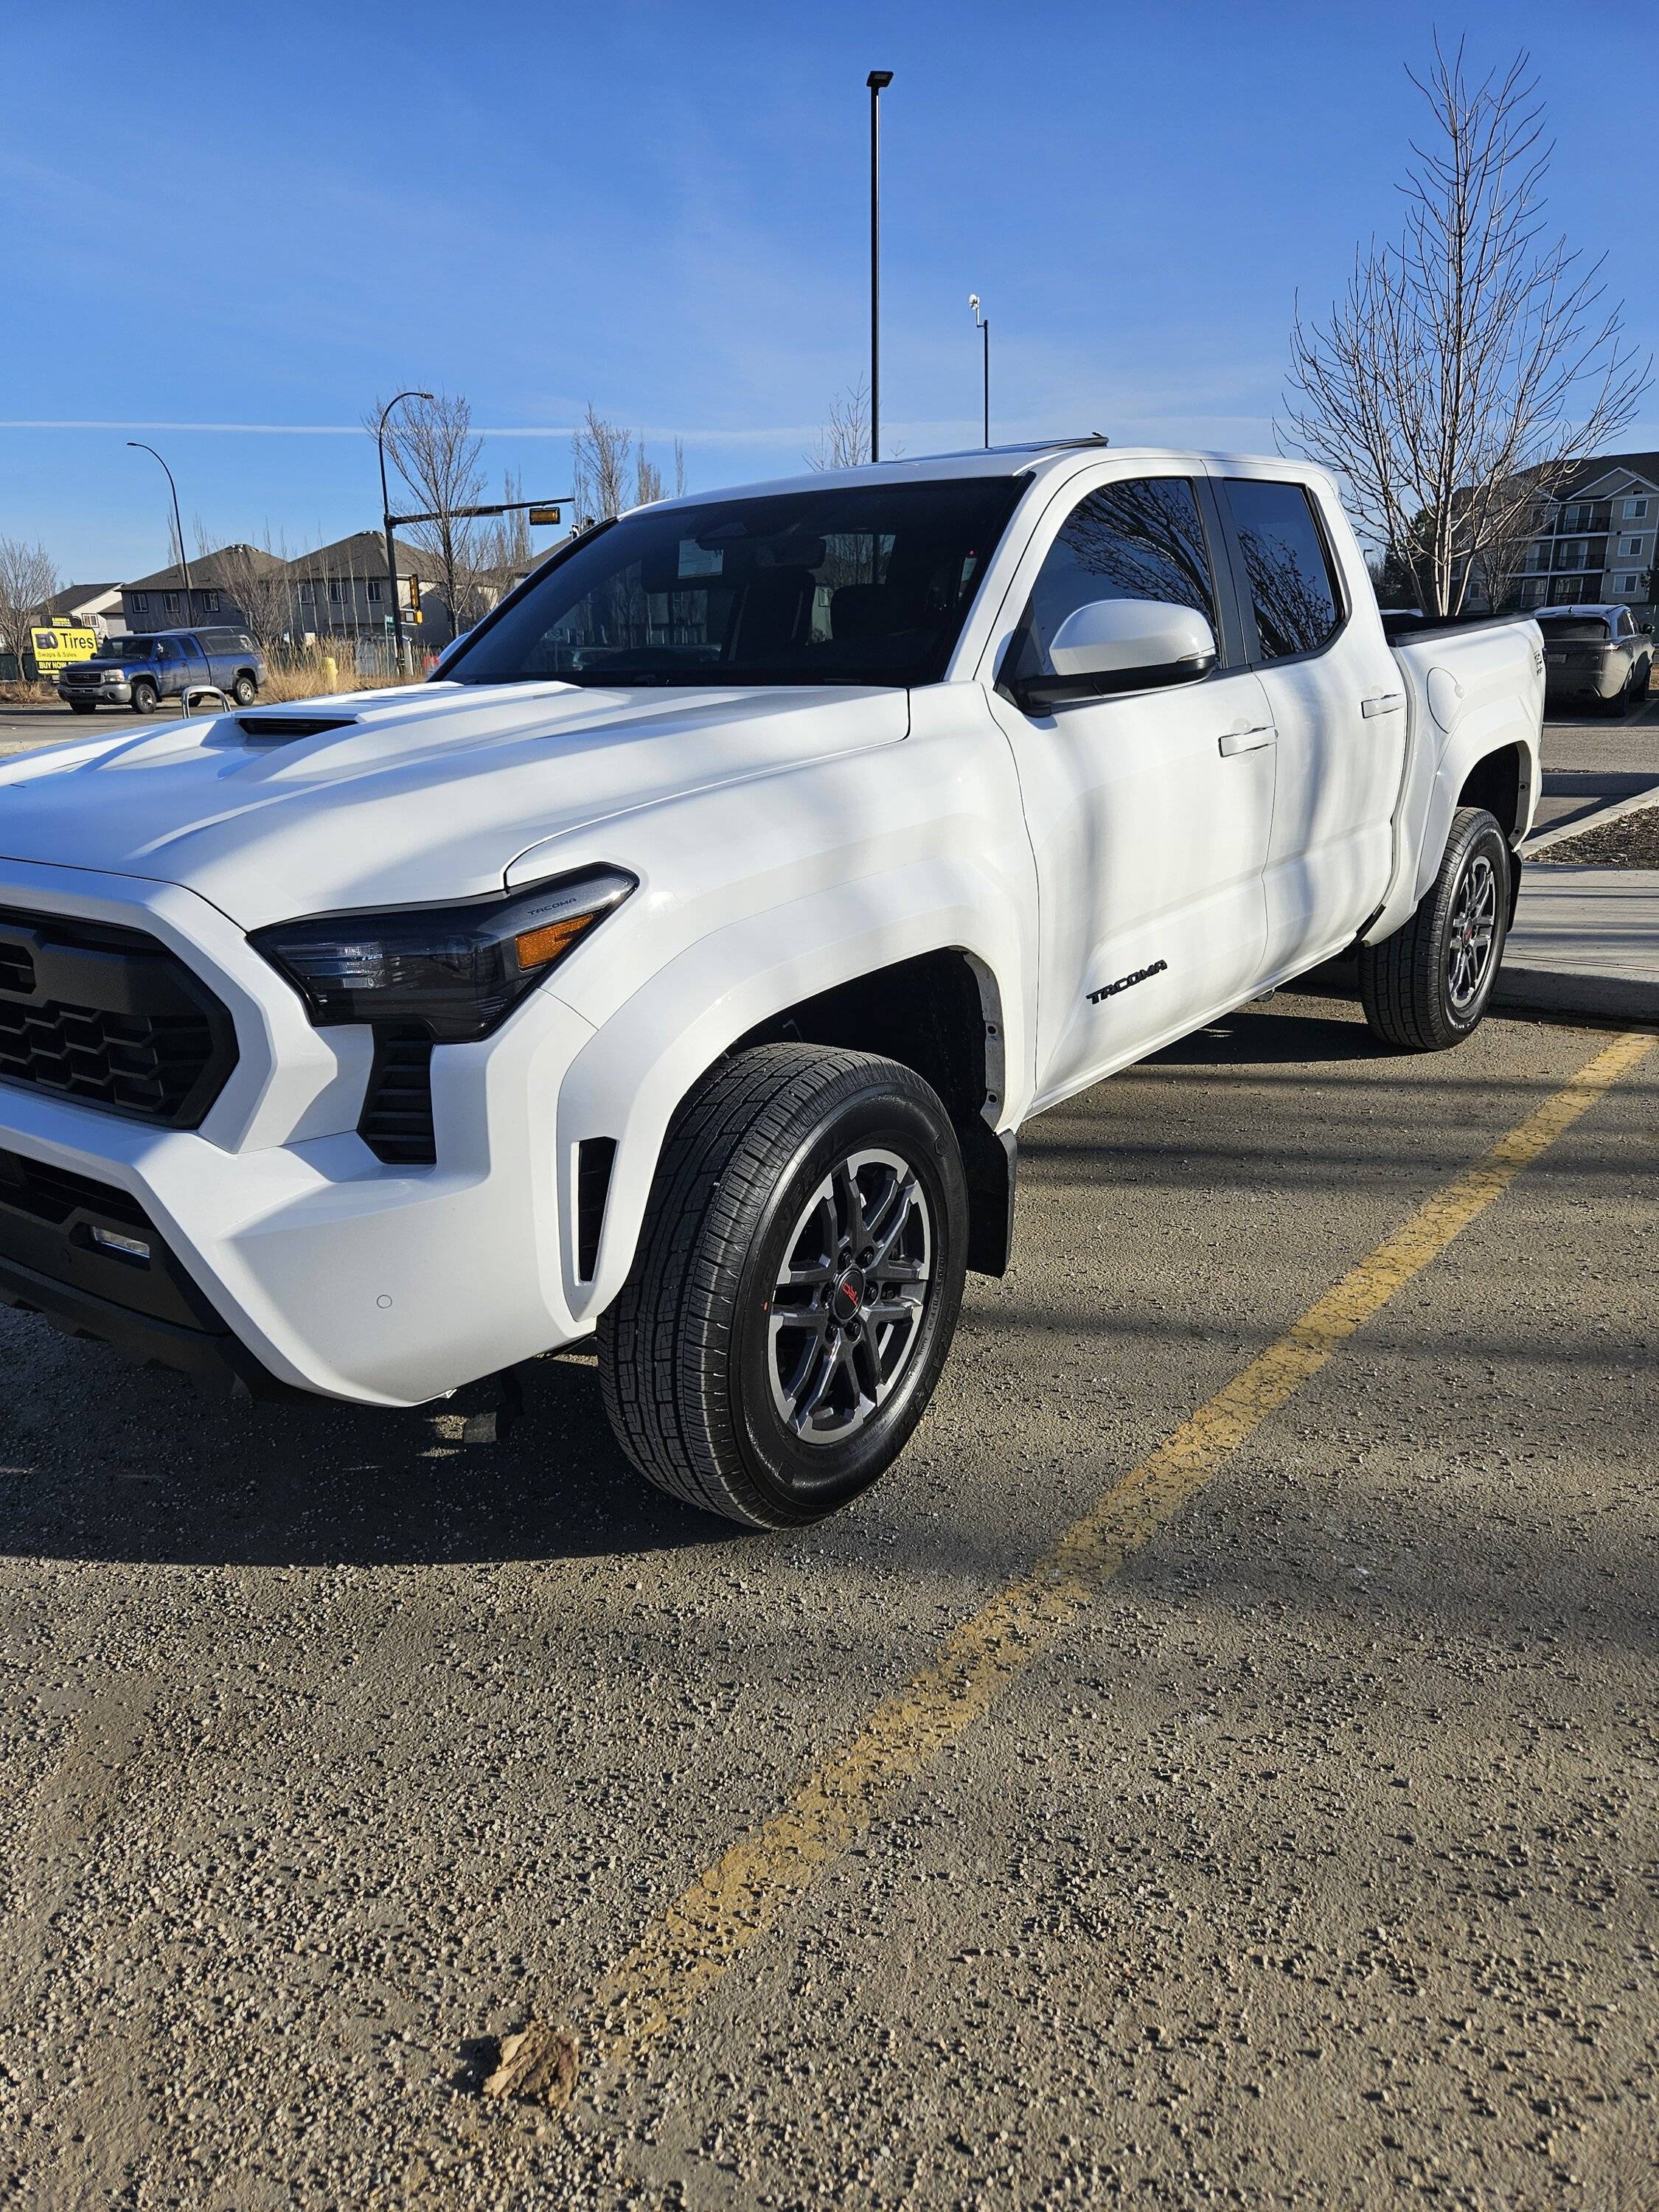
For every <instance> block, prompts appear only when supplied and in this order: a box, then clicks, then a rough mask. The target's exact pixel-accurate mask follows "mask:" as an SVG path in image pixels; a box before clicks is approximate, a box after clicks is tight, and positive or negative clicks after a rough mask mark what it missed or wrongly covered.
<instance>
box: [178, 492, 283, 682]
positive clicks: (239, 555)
mask: <svg viewBox="0 0 1659 2212" xmlns="http://www.w3.org/2000/svg"><path fill="white" fill-rule="evenodd" d="M195 527H196V551H197V558H198V559H205V557H206V556H207V555H208V554H209V553H210V551H213V550H214V549H213V548H212V547H210V544H209V543H208V538H207V533H206V532H205V531H204V529H203V527H202V525H201V523H200V521H199V520H197V523H196V526H195ZM288 562H289V556H288V545H287V544H286V542H285V541H284V540H281V539H279V540H278V541H277V542H276V544H272V543H271V538H270V527H269V526H267V527H266V529H265V532H264V540H263V542H262V543H261V544H258V545H247V544H235V545H223V546H221V547H219V548H218V549H217V551H216V553H215V556H214V566H215V571H216V574H215V581H216V583H217V585H218V586H219V588H220V589H221V590H222V592H224V593H225V595H226V597H227V598H228V599H230V601H231V602H232V604H233V605H234V606H236V607H238V608H240V611H241V614H242V618H243V620H244V621H245V622H246V624H247V627H248V629H249V631H250V632H251V633H252V637H253V640H254V642H255V643H256V644H257V645H258V646H259V647H262V648H263V649H264V650H265V651H267V652H268V651H269V650H270V647H272V646H274V645H276V644H277V643H278V642H279V641H281V640H282V639H283V638H284V637H286V636H288V635H289V632H290V631H291V630H292V629H294V627H295V623H294V579H293V578H292V577H291V576H290V575H289V566H288Z"/></svg>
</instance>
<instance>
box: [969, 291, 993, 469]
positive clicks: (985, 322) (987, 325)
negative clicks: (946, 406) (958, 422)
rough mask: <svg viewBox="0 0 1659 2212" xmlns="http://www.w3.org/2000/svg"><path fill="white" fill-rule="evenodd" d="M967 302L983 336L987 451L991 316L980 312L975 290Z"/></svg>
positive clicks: (988, 444)
mask: <svg viewBox="0 0 1659 2212" xmlns="http://www.w3.org/2000/svg"><path fill="white" fill-rule="evenodd" d="M968 304H969V307H971V308H972V309H973V311H974V324H975V328H976V329H977V330H979V331H982V332H983V333H984V337H985V450H986V452H987V453H989V452H990V450H991V318H990V317H989V316H988V315H981V313H980V311H979V294H978V293H977V292H970V293H969V295H968Z"/></svg>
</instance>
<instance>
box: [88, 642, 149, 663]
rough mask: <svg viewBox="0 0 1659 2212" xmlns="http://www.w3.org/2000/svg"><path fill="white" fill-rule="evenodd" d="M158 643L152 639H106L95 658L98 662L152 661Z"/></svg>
mask: <svg viewBox="0 0 1659 2212" xmlns="http://www.w3.org/2000/svg"><path fill="white" fill-rule="evenodd" d="M158 642H159V641H158V640H157V639H155V638H153V637H106V639H105V640H104V642H103V643H102V644H101V645H100V647H99V648H98V652H97V656H96V657H97V658H98V659H100V660H154V659H155V647H156V645H157V643H158Z"/></svg>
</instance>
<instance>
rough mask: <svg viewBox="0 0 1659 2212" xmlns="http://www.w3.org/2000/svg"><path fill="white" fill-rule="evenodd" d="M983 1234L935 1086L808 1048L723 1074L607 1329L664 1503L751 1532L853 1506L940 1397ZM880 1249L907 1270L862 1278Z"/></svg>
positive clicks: (604, 1364)
mask: <svg viewBox="0 0 1659 2212" xmlns="http://www.w3.org/2000/svg"><path fill="white" fill-rule="evenodd" d="M866 1207H867V1208H869V1209H870V1212H869V1218H868V1219H867V1220H866V1216H865V1209H866ZM967 1235H968V1202H967V1191H966V1187H965V1184H964V1182H963V1170H962V1156H961V1153H960V1152H959V1150H958V1149H957V1139H956V1133H955V1131H954V1130H953V1129H952V1128H951V1122H950V1117H949V1116H948V1115H947V1114H946V1113H945V1108H944V1107H943V1105H942V1104H941V1103H940V1102H939V1098H938V1097H936V1095H935V1094H934V1092H933V1091H932V1090H931V1089H930V1088H929V1086H928V1085H927V1084H926V1083H924V1082H923V1081H922V1079H921V1077H920V1076H919V1075H916V1074H915V1073H913V1072H912V1071H911V1070H910V1069H908V1068H907V1067H902V1066H899V1065H898V1064H897V1063H896V1061H894V1060H879V1059H877V1058H876V1057H875V1056H874V1055H873V1054H869V1053H862V1052H841V1051H832V1050H829V1049H827V1048H811V1047H804V1046H799V1045H763V1046H760V1047H758V1048H756V1049H755V1050H753V1051H750V1052H743V1053H738V1054H736V1055H735V1056H734V1057H732V1059H730V1060H724V1061H722V1062H721V1063H720V1065H719V1066H716V1067H714V1068H712V1069H710V1071H709V1072H708V1074H707V1075H705V1076H704V1077H703V1078H702V1081H701V1082H700V1083H699V1084H698V1085H697V1086H696V1089H695V1090H694V1091H692V1093H691V1095H690V1097H689V1098H687V1100H686V1101H685V1103H684V1105H683V1106H682V1107H681V1109H680V1110H679V1112H678V1114H677V1115H676V1116H675V1119H674V1121H673V1124H672V1126H671V1128H670V1130H669V1133H668V1137H667V1140H666V1142H665V1145H664V1146H663V1153H662V1158H661V1160H660V1161H659V1164H658V1168H657V1175H656V1181H655V1182H654V1184H653V1188H652V1192H651V1196H650V1200H649V1201H648V1203H647V1208H646V1215H645V1221H644V1224H643V1225H642V1227H641V1232H640V1241H639V1246H638V1249H637V1250H636V1252H635V1258H634V1265H633V1268H632V1271H631V1272H630V1273H629V1278H628V1280H627V1282H626V1284H625V1285H623V1291H622V1293H621V1295H620V1296H619V1297H617V1301H616V1303H615V1304H613V1305H612V1306H611V1308H610V1309H609V1310H608V1311H607V1312H606V1313H605V1316H603V1318H602V1319H601V1320H600V1322H599V1377H600V1383H601V1387H602V1389H603V1393H604V1397H605V1412H606V1414H607V1415H608V1416H609V1419H610V1421H611V1428H612V1430H613V1431H615V1433H616V1437H617V1442H618V1443H620V1444H621V1446H622V1448H623V1451H624V1452H626V1453H627V1455H628V1456H629V1459H630V1460H631V1461H632V1462H633V1463H634V1465H635V1467H636V1468H638V1469H639V1471H640V1473H641V1474H643V1475H644V1476H645V1477H646V1478H647V1480H648V1481H651V1482H653V1483H654V1484H655V1485H656V1486H657V1487H658V1488H659V1490H665V1491H666V1492H668V1493H669V1495H670V1496H671V1497H673V1498H680V1499H682V1500H684V1503H686V1504H690V1505H696V1506H701V1507H702V1508H703V1509H704V1510H706V1511H708V1512H710V1513H719V1514H723V1515H725V1516H726V1518H727V1519H728V1520H732V1521H737V1522H742V1523H743V1524H744V1526H745V1527H748V1528H799V1527H802V1526H804V1525H805V1523H807V1522H812V1521H818V1520H821V1519H823V1516H825V1515H826V1514H829V1513H833V1512H835V1511H836V1510H838V1509H839V1508H840V1507H841V1506H843V1505H845V1504H848V1503H849V1501H850V1500H852V1499H853V1498H856V1497H858V1496H859V1495H860V1492H863V1491H865V1490H867V1489H868V1488H869V1486H870V1485H871V1484H872V1482H874V1481H875V1480H876V1479H877V1477H878V1475H880V1474H883V1473H884V1472H885V1470H886V1469H887V1468H889V1467H890V1465H891V1464H892V1462H893V1461H894V1460H895V1459H896V1457H897V1456H898V1455H899V1453H900V1451H901V1450H902V1449H903V1447H904V1444H905V1443H906V1442H907V1440H908V1437H909V1436H910V1433H911V1431H912V1430H913V1429H914V1428H915V1425H916V1423H917V1422H918V1421H919V1420H920V1419H921V1414H922V1412H923V1409H924V1408H925V1407H926V1406H927V1401H928V1399H929V1398H930V1397H931V1396H932V1395H933V1386H934V1384H935V1383H937V1382H938V1380H939V1370H940V1369H941V1368H942V1367H943V1365H944V1364H945V1355H946V1353H947V1352H948V1351H949V1350H950V1346H951V1336H952V1334H954V1332H955V1329H956V1324H957V1313H958V1311H959V1310H960V1308H961V1304H962V1283H963V1268H964V1265H965V1261H966V1256H967ZM872 1249H874V1250H880V1251H882V1252H884V1254H885V1255H886V1257H887V1264H888V1265H889V1266H890V1267H891V1268H892V1270H893V1273H891V1274H886V1273H878V1271H877V1269H876V1268H875V1267H872V1268H871V1270H870V1273H869V1275H868V1277H867V1278H866V1277H865V1276H864V1274H863V1273H862V1272H861V1269H860V1264H859V1262H860V1255H861V1254H863V1253H867V1252H870V1251H872ZM786 1276H789V1277H791V1278H792V1279H790V1280H787V1281H786V1279H785V1278H786ZM780 1293H781V1294H782V1295H781V1297H780ZM854 1309H856V1310H854ZM786 1311H788V1312H791V1313H799V1314H800V1315H801V1316H802V1320H801V1321H800V1322H799V1323H791V1322H786V1321H785V1320H784V1319H783V1318H782V1316H783V1315H784V1313H785V1312H786Z"/></svg>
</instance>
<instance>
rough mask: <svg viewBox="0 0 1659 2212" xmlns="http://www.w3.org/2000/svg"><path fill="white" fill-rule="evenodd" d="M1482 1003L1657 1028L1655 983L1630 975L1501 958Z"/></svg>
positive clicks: (1493, 1008)
mask: <svg viewBox="0 0 1659 2212" xmlns="http://www.w3.org/2000/svg"><path fill="white" fill-rule="evenodd" d="M1488 1003H1489V1006H1490V1008H1491V1011H1492V1012H1493V1013H1498V1014H1501V1013H1517V1014H1553V1015H1556V1016H1558V1017H1559V1018H1564V1019H1566V1018H1572V1017H1574V1016H1580V1015H1582V1016H1583V1018H1585V1019H1586V1020H1589V1021H1599V1022H1622V1023H1625V1024H1635V1026H1636V1027H1637V1028H1638V1029H1659V983H1644V982H1643V981H1641V979H1640V978H1639V977H1638V976H1635V975H1582V974H1580V973H1579V972H1577V970H1576V969H1575V970H1572V971H1566V970H1564V969H1559V968H1511V967H1510V966H1509V965H1508V963H1505V964H1504V966H1503V967H1502V968H1500V969H1498V981H1497V984H1496V986H1495V987H1494V988H1493V991H1492V998H1491V1000H1490V1001H1489V1002H1488Z"/></svg>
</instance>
